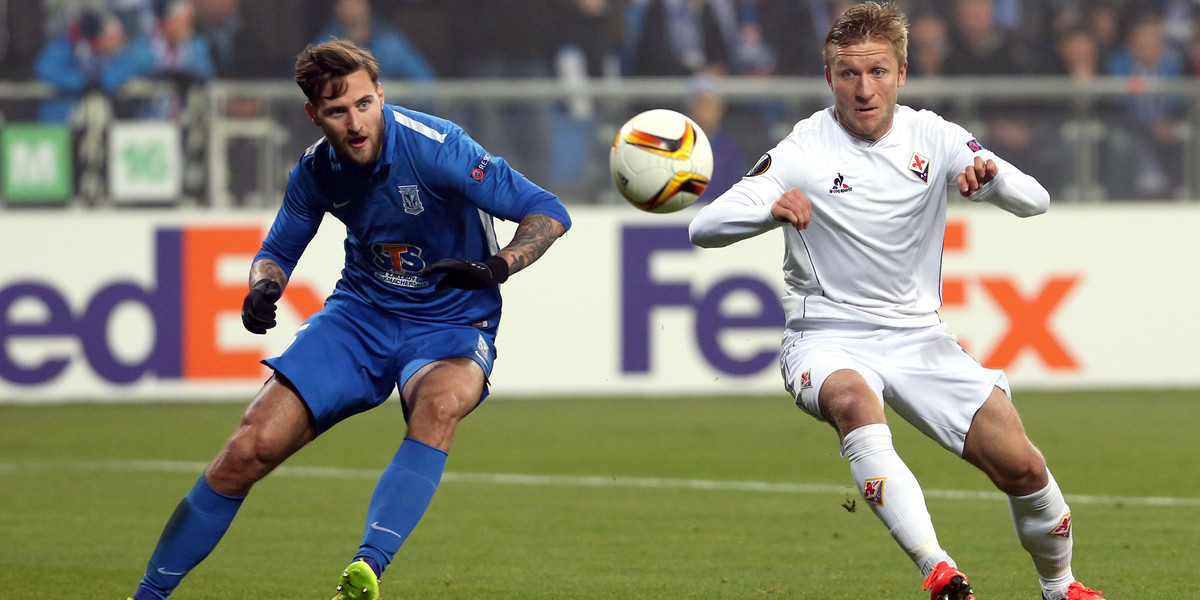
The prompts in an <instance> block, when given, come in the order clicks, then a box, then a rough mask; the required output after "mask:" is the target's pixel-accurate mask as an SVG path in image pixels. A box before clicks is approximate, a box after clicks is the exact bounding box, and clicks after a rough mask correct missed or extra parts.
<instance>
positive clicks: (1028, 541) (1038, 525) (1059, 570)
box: [1008, 471, 1075, 600]
mask: <svg viewBox="0 0 1200 600" xmlns="http://www.w3.org/2000/svg"><path fill="white" fill-rule="evenodd" d="M1046 475H1047V476H1049V478H1050V482H1049V483H1047V484H1046V487H1044V488H1042V489H1041V490H1038V491H1036V492H1034V493H1032V494H1030V495H1028V496H1009V497H1008V508H1009V513H1010V514H1011V515H1012V521H1013V528H1014V529H1016V530H1017V539H1019V540H1021V546H1023V547H1024V548H1025V551H1026V552H1029V556H1030V557H1031V558H1033V566H1034V568H1036V569H1037V573H1038V581H1039V582H1041V584H1042V594H1043V595H1044V596H1045V597H1046V598H1049V599H1050V600H1059V599H1062V598H1066V595H1067V587H1068V586H1070V585H1071V582H1072V581H1075V577H1074V576H1073V575H1072V574H1071V545H1072V538H1071V507H1069V506H1067V500H1066V498H1063V494H1062V490H1060V489H1059V488H1058V482H1056V481H1055V480H1054V476H1053V475H1050V472H1049V471H1047V472H1046Z"/></svg>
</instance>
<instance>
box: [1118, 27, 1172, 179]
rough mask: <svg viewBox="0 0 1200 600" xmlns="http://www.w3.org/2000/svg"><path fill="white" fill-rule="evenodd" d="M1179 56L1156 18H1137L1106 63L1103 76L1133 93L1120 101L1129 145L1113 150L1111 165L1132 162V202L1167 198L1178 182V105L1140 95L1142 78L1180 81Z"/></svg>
mask: <svg viewBox="0 0 1200 600" xmlns="http://www.w3.org/2000/svg"><path fill="white" fill-rule="evenodd" d="M1183 68H1184V62H1183V55H1182V54H1181V53H1180V52H1179V51H1178V50H1177V49H1175V48H1173V47H1171V46H1170V45H1169V44H1168V43H1167V40H1166V36H1165V34H1164V32H1163V27H1162V20H1161V18H1160V17H1159V15H1158V14H1156V13H1152V12H1151V13H1143V14H1142V15H1140V16H1138V17H1137V18H1136V20H1135V21H1134V23H1133V25H1132V27H1131V28H1130V30H1129V34H1128V35H1127V36H1126V43H1125V44H1124V45H1123V46H1122V47H1120V48H1118V49H1117V51H1116V53H1114V54H1113V56H1112V58H1111V59H1109V61H1108V69H1107V71H1108V74H1109V75H1116V76H1124V77H1129V78H1130V87H1131V91H1133V94H1131V95H1130V96H1129V98H1128V99H1126V100H1125V107H1126V110H1127V113H1126V119H1125V121H1124V123H1123V124H1122V125H1123V126H1124V127H1123V129H1124V131H1125V133H1126V134H1127V136H1128V146H1127V147H1121V146H1118V147H1116V148H1114V149H1113V152H1114V156H1113V157H1112V161H1114V162H1116V161H1121V160H1124V161H1125V162H1127V163H1129V162H1133V163H1135V164H1136V166H1137V171H1136V176H1135V177H1134V178H1133V180H1132V182H1131V183H1132V184H1133V190H1132V192H1133V196H1134V197H1137V198H1168V197H1172V196H1173V195H1174V193H1175V191H1176V189H1177V188H1178V187H1179V185H1180V184H1181V183H1182V180H1183V164H1182V163H1183V160H1182V157H1183V152H1182V150H1183V140H1182V138H1181V129H1182V122H1181V118H1182V116H1183V110H1184V106H1183V102H1182V101H1181V99H1180V98H1179V97H1178V96H1172V95H1164V94H1147V93H1144V92H1142V91H1141V90H1140V87H1142V86H1144V81H1145V79H1146V78H1168V79H1173V78H1179V77H1181V76H1182V75H1183Z"/></svg>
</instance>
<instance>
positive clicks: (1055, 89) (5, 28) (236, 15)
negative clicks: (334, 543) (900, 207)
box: [0, 0, 1200, 209]
mask: <svg viewBox="0 0 1200 600" xmlns="http://www.w3.org/2000/svg"><path fill="white" fill-rule="evenodd" d="M850 4H852V3H851V2H845V1H839V0H390V1H381V0H255V1H243V0H40V1H39V0H0V139H2V141H3V145H2V147H0V157H2V158H0V160H2V161H3V163H4V168H5V169H4V171H3V177H2V178H0V192H2V196H3V202H2V203H0V204H2V206H3V208H19V207H21V208H23V207H37V208H42V207H47V206H50V207H61V206H70V207H84V208H89V209H92V208H96V209H99V208H106V207H110V206H114V205H123V204H133V205H140V206H167V207H170V206H198V207H214V208H225V207H251V208H252V207H271V206H276V205H277V204H278V202H279V201H280V198H281V195H282V189H283V186H284V184H285V182H286V174H287V170H288V169H289V168H290V167H291V165H292V164H293V163H294V161H295V159H296V158H297V157H298V156H299V154H300V153H301V152H302V151H303V149H304V148H305V147H307V146H308V145H309V144H311V143H312V142H313V141H315V140H316V139H317V138H318V137H319V131H317V130H316V129H314V128H313V127H312V125H311V123H309V122H308V121H307V120H306V119H305V118H304V113H303V110H302V108H301V107H302V102H303V97H302V95H301V94H300V93H299V90H298V89H297V88H296V87H295V84H294V83H293V82H292V79H291V77H292V67H293V62H294V57H295V55H296V54H297V52H298V51H299V50H300V49H302V48H303V47H304V45H305V44H307V43H310V42H314V41H321V40H327V39H330V38H332V37H338V38H348V39H351V40H354V41H356V42H358V43H359V44H361V45H364V46H367V47H369V48H370V49H371V50H372V51H373V52H374V53H375V55H376V57H377V58H378V59H379V61H380V64H381V68H382V75H381V77H382V78H383V80H384V82H385V83H384V89H385V93H386V96H387V100H388V101H390V102H393V103H398V104H403V105H407V106H409V107H413V108H416V109H419V110H424V111H428V112H432V113H434V114H438V115H439V116H444V117H447V118H450V119H452V120H455V121H456V122H458V123H460V124H461V125H463V127H464V128H465V129H466V130H467V132H468V133H470V134H471V135H472V136H473V137H475V138H476V139H477V140H478V141H479V142H480V143H482V144H483V145H484V147H486V148H488V149H489V150H490V151H491V152H492V153H493V154H497V155H500V156H504V157H506V158H508V159H509V162H511V163H512V164H514V165H515V166H517V168H518V169H520V170H521V171H523V172H524V173H526V174H527V175H528V176H530V178H531V179H533V180H534V181H537V182H539V183H541V184H542V185H543V186H545V187H547V188H550V189H552V190H553V191H555V192H557V193H559V194H560V195H561V196H562V197H563V199H564V200H565V201H566V202H567V203H568V204H606V203H617V202H620V200H619V199H618V197H617V196H616V195H615V193H614V192H613V190H612V188H611V186H610V185H609V183H608V170H607V163H606V159H607V147H608V145H609V144H610V142H611V139H612V137H613V135H614V134H615V132H616V130H617V128H618V127H619V126H620V124H621V123H622V122H623V121H624V120H625V119H627V118H628V117H629V116H631V115H632V114H633V113H635V112H637V111H639V110H642V109H645V108H649V107H669V108H676V109H678V110H681V111H683V112H686V113H688V114H690V115H691V116H693V117H694V118H696V119H697V120H698V121H699V122H700V124H701V125H702V126H703V127H704V129H705V130H706V131H707V132H708V134H709V136H710V137H711V138H713V142H714V148H715V151H716V160H717V165H716V173H715V174H714V183H713V187H712V189H711V191H710V192H709V194H708V197H709V198H711V197H714V196H715V195H716V194H717V193H719V192H720V191H722V190H723V189H725V188H726V187H728V185H730V184H731V183H732V182H733V181H736V179H737V178H738V177H739V176H740V175H741V174H742V173H744V172H745V171H746V170H747V169H748V168H749V166H750V165H752V164H753V162H754V161H755V160H756V159H757V157H758V156H760V155H761V154H762V153H763V152H765V151H766V150H767V149H769V148H770V147H771V146H773V145H774V143H775V142H776V141H778V140H779V139H780V138H781V137H783V136H784V135H785V134H786V133H787V132H788V131H789V130H790V128H791V126H792V125H793V124H794V123H795V122H796V121H798V120H800V119H802V118H804V117H806V116H807V115H809V114H811V113H812V112H814V111H816V110H819V109H820V108H822V107H824V106H827V105H828V104H829V103H830V97H829V92H828V88H827V87H826V85H825V84H824V81H823V77H822V62H821V45H822V43H823V41H824V34H825V32H826V31H827V29H828V26H829V23H830V21H831V19H833V18H835V17H836V15H837V14H839V13H840V11H841V10H843V9H844V8H845V7H846V6H848V5H850ZM900 4H901V6H902V8H903V9H904V10H905V11H906V13H907V14H908V16H909V19H910V22H911V40H910V56H909V80H908V85H907V86H906V87H905V89H904V90H902V92H901V96H900V99H901V102H903V103H905V104H909V105H911V106H914V107H917V108H930V109H934V110H936V111H938V112H939V113H941V114H942V115H943V116H945V117H947V118H949V119H951V120H955V121H958V122H959V123H961V124H963V125H964V126H966V127H967V128H968V129H969V130H971V131H972V132H973V133H975V134H976V135H977V136H978V138H979V139H980V141H981V142H983V143H984V144H985V145H986V146H988V147H990V148H992V149H993V150H995V151H996V152H998V153H999V154H1001V155H1002V156H1005V157H1006V158H1008V159H1010V160H1011V161H1012V162H1014V163H1015V164H1017V165H1018V166H1019V167H1021V168H1022V169H1024V170H1026V171H1027V172H1029V173H1031V174H1033V175H1035V176H1036V177H1037V178H1038V179H1039V180H1040V181H1042V183H1043V184H1044V185H1045V186H1046V187H1047V188H1049V189H1050V191H1051V193H1052V194H1053V197H1054V198H1055V199H1056V200H1057V201H1063V202H1109V201H1120V202H1127V201H1147V200H1157V201H1162V200H1184V201H1194V200H1195V199H1197V198H1200V180H1198V178H1197V176H1196V173H1197V172H1198V169H1196V168H1195V167H1196V163H1197V161H1198V160H1200V135H1197V132H1198V131H1200V130H1198V129H1197V126H1200V122H1198V121H1200V102H1197V100H1198V99H1200V86H1197V83H1196V76H1197V74H1198V73H1200V35H1197V27H1196V23H1197V18H1198V17H1200V4H1198V3H1196V2H1193V1H1191V0H1138V1H1133V0H1095V1H1086V2H1085V1H1082V0H907V1H903V2H900ZM51 167H53V168H51Z"/></svg>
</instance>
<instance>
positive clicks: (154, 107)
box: [129, 0, 216, 119]
mask: <svg viewBox="0 0 1200 600" xmlns="http://www.w3.org/2000/svg"><path fill="white" fill-rule="evenodd" d="M155 11H156V12H155V15H156V16H157V17H158V22H157V26H156V28H155V30H154V33H153V34H152V35H149V36H143V37H141V38H138V39H137V40H134V42H133V43H132V44H131V45H130V48H129V52H130V55H131V60H132V61H133V62H134V65H135V66H134V68H135V70H136V72H137V73H138V75H139V76H142V77H146V78H148V79H154V80H163V81H169V82H172V83H175V84H176V87H177V89H176V91H175V93H172V94H168V95H165V96H160V97H157V98H155V99H154V100H153V101H152V102H150V103H149V104H148V105H147V106H146V108H144V109H143V110H142V111H141V112H140V116H144V117H153V118H163V119H175V118H178V117H179V115H180V113H181V112H182V110H183V108H184V106H185V104H186V92H187V90H188V89H189V88H190V87H191V86H192V85H194V84H197V83H200V82H204V81H208V80H210V79H212V78H213V77H215V76H216V66H215V65H214V64H213V59H212V53H211V51H210V50H209V46H208V41H207V40H205V39H204V37H203V36H200V35H197V34H196V7H195V5H194V4H192V0H163V1H162V2H161V3H159V4H156V5H155Z"/></svg>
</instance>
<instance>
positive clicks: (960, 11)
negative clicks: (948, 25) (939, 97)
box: [945, 0, 1029, 75]
mask: <svg viewBox="0 0 1200 600" xmlns="http://www.w3.org/2000/svg"><path fill="white" fill-rule="evenodd" d="M953 22H954V27H953V28H952V29H951V33H950V39H951V43H952V48H953V49H952V51H951V52H950V55H949V56H948V57H947V59H946V62H945V72H946V74H947V75H1014V74H1020V73H1026V72H1028V70H1029V66H1028V65H1029V61H1028V59H1027V57H1025V56H1023V55H1022V53H1021V52H1020V51H1019V50H1020V49H1019V47H1017V46H1016V45H1015V44H1014V43H1013V41H1012V40H1011V39H1010V38H1009V37H1008V36H1007V35H1006V34H1005V32H1004V30H1003V29H1000V28H999V27H997V26H996V24H995V8H994V6H993V5H992V0H955V2H954V17H953Z"/></svg>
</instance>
